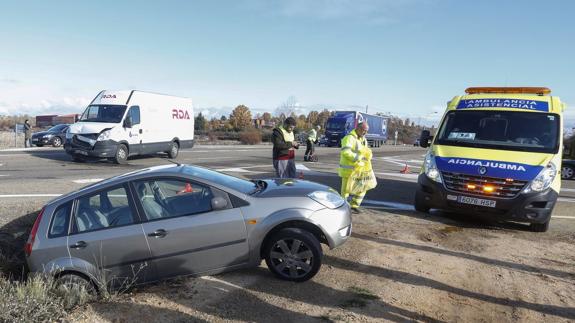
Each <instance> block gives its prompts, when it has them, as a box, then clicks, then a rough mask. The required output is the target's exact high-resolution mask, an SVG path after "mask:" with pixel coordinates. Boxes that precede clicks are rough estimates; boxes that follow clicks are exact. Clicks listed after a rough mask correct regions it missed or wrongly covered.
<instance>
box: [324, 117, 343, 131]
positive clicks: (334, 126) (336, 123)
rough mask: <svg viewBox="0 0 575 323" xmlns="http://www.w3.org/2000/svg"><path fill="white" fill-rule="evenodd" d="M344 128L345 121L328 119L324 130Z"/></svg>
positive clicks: (340, 129)
mask: <svg viewBox="0 0 575 323" xmlns="http://www.w3.org/2000/svg"><path fill="white" fill-rule="evenodd" d="M344 129H345V121H344V120H339V121H330V122H328V123H327V126H326V130H330V131H342V130H344Z"/></svg>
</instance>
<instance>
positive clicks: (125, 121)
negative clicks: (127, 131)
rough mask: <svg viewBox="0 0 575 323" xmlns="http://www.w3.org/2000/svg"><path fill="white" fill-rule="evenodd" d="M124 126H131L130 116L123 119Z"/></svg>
mask: <svg viewBox="0 0 575 323" xmlns="http://www.w3.org/2000/svg"><path fill="white" fill-rule="evenodd" d="M124 128H132V118H131V117H130V116H127V117H126V119H124Z"/></svg>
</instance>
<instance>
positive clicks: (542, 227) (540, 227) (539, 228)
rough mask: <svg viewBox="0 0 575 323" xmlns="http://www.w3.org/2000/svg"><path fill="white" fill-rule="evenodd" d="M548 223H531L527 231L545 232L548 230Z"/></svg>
mask: <svg viewBox="0 0 575 323" xmlns="http://www.w3.org/2000/svg"><path fill="white" fill-rule="evenodd" d="M550 221H551V220H547V222H544V223H531V224H530V225H529V230H531V231H532V232H547V230H549V222H550Z"/></svg>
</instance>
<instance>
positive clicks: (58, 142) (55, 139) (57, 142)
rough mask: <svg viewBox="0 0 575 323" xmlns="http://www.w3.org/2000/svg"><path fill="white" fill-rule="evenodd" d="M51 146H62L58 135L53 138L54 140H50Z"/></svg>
mask: <svg viewBox="0 0 575 323" xmlns="http://www.w3.org/2000/svg"><path fill="white" fill-rule="evenodd" d="M52 146H53V147H60V146H62V139H60V137H56V138H54V141H52Z"/></svg>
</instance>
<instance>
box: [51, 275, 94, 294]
mask: <svg viewBox="0 0 575 323" xmlns="http://www.w3.org/2000/svg"><path fill="white" fill-rule="evenodd" d="M55 283H56V286H57V287H58V288H63V289H64V290H66V291H68V292H76V293H77V292H80V293H86V294H88V295H96V294H97V289H96V287H95V286H94V284H93V283H92V282H91V281H90V280H89V279H88V278H86V277H84V276H81V275H77V274H73V273H68V274H64V275H62V276H60V277H58V278H56V281H55Z"/></svg>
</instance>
